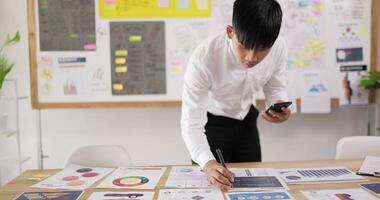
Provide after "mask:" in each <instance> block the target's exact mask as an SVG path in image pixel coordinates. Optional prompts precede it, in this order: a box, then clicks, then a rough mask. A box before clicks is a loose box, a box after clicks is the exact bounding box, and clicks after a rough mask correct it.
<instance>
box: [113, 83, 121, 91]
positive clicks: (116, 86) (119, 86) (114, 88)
mask: <svg viewBox="0 0 380 200" xmlns="http://www.w3.org/2000/svg"><path fill="white" fill-rule="evenodd" d="M112 88H113V90H115V91H122V90H124V85H123V84H121V83H114V84H113V85H112Z"/></svg>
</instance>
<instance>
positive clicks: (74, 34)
mask: <svg viewBox="0 0 380 200" xmlns="http://www.w3.org/2000/svg"><path fill="white" fill-rule="evenodd" d="M70 38H79V35H78V34H76V33H71V34H70Z"/></svg>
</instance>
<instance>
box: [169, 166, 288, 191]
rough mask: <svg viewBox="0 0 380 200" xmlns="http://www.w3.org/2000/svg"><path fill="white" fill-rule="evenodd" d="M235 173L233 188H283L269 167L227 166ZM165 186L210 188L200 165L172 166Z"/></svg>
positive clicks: (280, 181) (274, 172)
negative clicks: (246, 167)
mask: <svg viewBox="0 0 380 200" xmlns="http://www.w3.org/2000/svg"><path fill="white" fill-rule="evenodd" d="M229 170H231V171H232V172H233V173H234V174H235V176H236V177H235V181H234V183H233V188H232V189H233V190H247V189H249V190H279V189H280V190H284V189H286V190H287V189H288V188H287V186H286V184H285V183H284V182H283V181H282V180H281V179H280V178H279V177H278V173H277V172H276V171H275V170H273V169H270V168H255V169H253V168H252V169H245V168H229ZM165 187H166V188H211V187H212V186H211V185H210V184H209V182H208V180H207V175H206V174H205V173H204V172H203V171H202V170H201V168H200V167H173V168H172V171H171V173H170V175H169V177H168V180H167V182H166V185H165Z"/></svg>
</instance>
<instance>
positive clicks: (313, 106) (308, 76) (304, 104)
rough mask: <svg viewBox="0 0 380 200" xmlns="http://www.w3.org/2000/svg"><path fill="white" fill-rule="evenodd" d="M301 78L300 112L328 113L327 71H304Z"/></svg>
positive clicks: (329, 101)
mask: <svg viewBox="0 0 380 200" xmlns="http://www.w3.org/2000/svg"><path fill="white" fill-rule="evenodd" d="M302 79H303V81H302V82H301V84H302V86H303V87H302V95H301V113H330V112H331V96H330V92H329V87H328V81H327V73H325V72H323V71H313V72H304V73H303V78H302Z"/></svg>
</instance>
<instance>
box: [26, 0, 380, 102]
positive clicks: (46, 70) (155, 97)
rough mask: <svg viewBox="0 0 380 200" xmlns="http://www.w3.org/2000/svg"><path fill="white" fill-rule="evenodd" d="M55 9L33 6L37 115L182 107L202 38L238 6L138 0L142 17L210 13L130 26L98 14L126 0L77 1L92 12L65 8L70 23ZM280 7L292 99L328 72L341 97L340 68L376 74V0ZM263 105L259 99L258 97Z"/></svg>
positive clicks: (225, 0) (285, 2) (312, 0)
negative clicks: (311, 78)
mask: <svg viewBox="0 0 380 200" xmlns="http://www.w3.org/2000/svg"><path fill="white" fill-rule="evenodd" d="M69 1H70V0H69ZM71 1H73V0H71ZM186 1H188V2H187V3H188V4H186ZM57 2H59V1H58V0H39V1H37V0H34V1H31V3H30V2H29V1H28V10H29V25H30V26H29V32H30V33H31V36H35V37H32V38H31V40H30V51H31V58H30V59H31V76H32V78H31V80H32V93H33V94H32V97H33V105H34V107H39V108H43V107H44V106H43V105H50V106H48V107H54V105H57V107H86V104H92V105H95V104H98V106H97V107H103V106H102V104H103V105H104V107H107V106H106V104H105V103H115V104H113V105H116V106H117V105H120V106H122V104H118V103H120V102H124V103H125V102H126V103H128V102H131V103H136V102H140V103H144V102H146V103H149V102H156V104H155V105H157V106H159V105H160V104H159V103H157V102H180V101H181V95H182V85H183V77H184V73H185V70H186V63H187V61H188V58H189V57H190V55H191V53H192V51H193V50H194V49H195V48H196V47H197V46H198V45H199V44H200V43H201V42H202V41H203V40H204V39H207V38H209V37H211V36H213V35H215V34H219V33H221V32H223V31H225V27H226V25H228V24H231V18H232V5H233V1H232V0H203V1H202V0H197V1H195V0H185V1H183V0H179V1H174V0H157V2H156V1H155V0H152V1H134V0H132V1H129V2H134V3H132V4H131V5H132V6H136V9H139V8H143V7H144V6H152V5H153V4H152V5H139V2H140V3H141V2H142V4H144V3H143V2H145V3H146V2H155V3H157V4H155V5H159V4H160V5H162V4H167V6H170V8H172V6H179V7H178V8H176V9H179V10H180V6H182V8H181V9H184V8H183V7H185V8H187V9H189V10H191V9H192V10H197V7H196V6H197V5H198V8H200V7H199V6H200V5H201V8H200V9H201V10H203V11H202V12H200V13H196V12H194V14H193V15H194V17H191V16H192V15H191V13H190V12H188V13H186V14H182V15H181V14H178V12H177V11H176V12H174V11H173V12H172V11H171V12H172V13H170V14H166V15H165V16H164V15H160V14H156V15H152V14H150V16H149V18H143V17H141V16H131V18H125V16H123V15H122V14H120V15H117V13H116V14H115V13H114V14H113V15H112V14H109V15H105V14H102V17H101V16H100V12H101V10H100V9H101V8H102V9H104V7H105V6H104V5H103V4H107V6H109V5H111V7H112V3H115V4H118V3H121V2H128V0H83V1H77V2H85V3H87V5H85V6H83V5H80V4H78V5H74V4H71V5H60V6H66V7H65V9H69V10H70V9H71V10H72V12H67V10H64V9H61V11H62V13H66V14H63V15H66V17H61V18H59V17H56V18H57V19H54V20H53V19H51V18H48V17H49V9H50V12H51V13H55V15H56V13H57V12H59V11H60V9H58V8H57V7H58V6H56V7H54V4H59V3H57ZM184 2H185V3H184ZM88 4H91V6H88ZM280 4H281V6H282V8H283V13H284V18H283V26H282V30H281V35H282V37H284V38H285V40H286V42H287V47H288V53H289V59H288V70H287V71H288V77H289V86H290V88H291V90H292V91H289V93H291V95H292V96H294V97H296V98H297V97H300V95H301V94H300V92H301V88H299V85H300V84H297V81H299V80H300V76H301V74H302V73H304V72H307V71H310V70H321V71H324V72H328V73H326V74H327V76H328V80H329V83H328V86H327V87H328V88H329V92H330V95H331V97H332V98H338V97H339V95H340V92H341V91H340V90H341V87H340V85H341V73H340V71H339V67H340V66H342V65H367V66H368V68H369V66H370V64H371V30H372V27H371V2H370V1H368V0H342V1H337V2H336V1H328V0H280ZM139 6H140V7H139ZM186 6H187V7H186ZM91 8H92V9H93V10H91ZM111 9H112V8H111ZM144 9H145V7H144ZM173 9H174V8H173ZM63 11H65V12H63ZM168 12H169V11H168ZM173 13H174V14H173ZM91 16H92V17H91ZM107 16H108V17H107ZM62 18H65V19H66V20H61V19H62ZM76 19H77V20H76ZM78 19H79V20H78ZM49 20H50V21H49ZM89 22H90V23H89ZM46 24H47V25H46ZM111 27H113V28H111ZM67 30H71V31H73V30H74V33H70V31H67ZM129 30H130V31H131V32H129ZM348 30H349V31H348ZM49 31H52V32H49ZM54 31H55V32H54ZM75 31H77V32H78V31H79V32H80V34H76V33H75ZM139 31H140V32H139ZM372 31H373V30H372ZM45 32H47V35H46V34H45V35H44V33H45ZM348 32H349V33H350V34H352V33H355V34H356V35H355V37H352V38H351V37H349V36H347V35H345V34H348ZM152 33H157V34H156V35H154V36H152ZM49 34H50V35H49ZM65 35H66V36H67V37H70V38H71V40H67V39H66V38H65ZM346 36H347V37H346ZM49 37H50V38H49ZM153 37H155V38H156V39H154V40H153V39H152V38H153ZM57 38H58V39H57ZM73 38H74V39H73ZM115 41H116V42H115ZM146 41H148V42H146ZM119 47H123V48H119ZM126 47H128V48H126ZM354 47H355V48H360V51H361V53H362V58H361V59H359V60H358V59H356V60H352V61H349V60H348V61H344V63H341V62H339V61H338V60H337V49H352V48H354ZM144 48H145V49H144ZM141 49H143V50H141ZM142 52H143V53H142ZM147 52H149V54H148V53H147ZM139 53H142V54H143V55H142V56H139ZM123 57H125V58H126V59H123ZM153 58H154V59H153ZM149 59H152V60H150V61H149ZM133 60H134V61H133ZM133 63H134V64H133ZM147 66H149V67H150V68H149V67H147ZM143 68H144V70H142V69H143ZM147 68H149V70H148V69H147ZM124 76H125V77H124ZM131 88H132V89H131ZM263 98H264V96H263V94H261V95H259V98H258V99H263ZM65 104H66V105H67V106H64V105H65ZM70 105H71V106H70ZM176 105H180V104H179V103H177V104H176Z"/></svg>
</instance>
